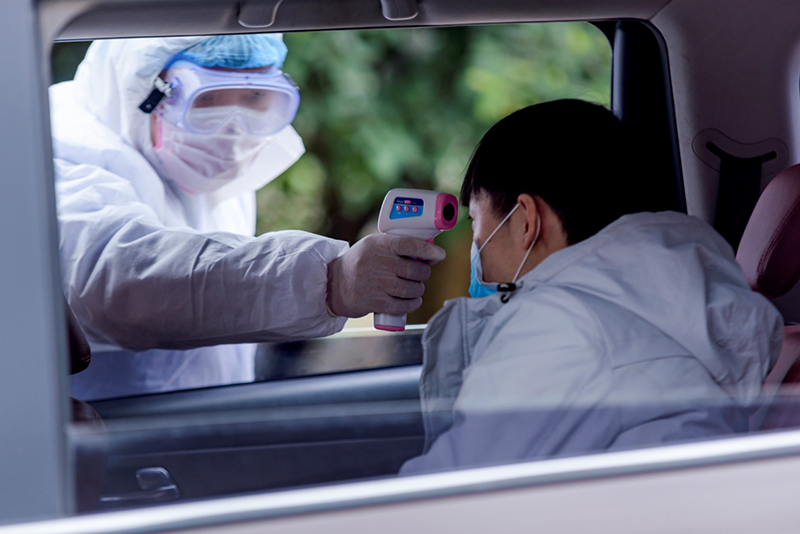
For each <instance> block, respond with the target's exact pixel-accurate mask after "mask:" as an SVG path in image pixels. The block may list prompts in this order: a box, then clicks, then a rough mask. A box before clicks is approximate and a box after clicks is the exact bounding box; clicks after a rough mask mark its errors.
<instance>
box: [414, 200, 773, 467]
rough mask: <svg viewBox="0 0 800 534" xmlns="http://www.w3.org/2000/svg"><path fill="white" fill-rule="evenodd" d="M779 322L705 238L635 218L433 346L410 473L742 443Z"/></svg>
mask: <svg viewBox="0 0 800 534" xmlns="http://www.w3.org/2000/svg"><path fill="white" fill-rule="evenodd" d="M782 339H783V320H782V318H781V316H780V314H779V313H778V311H777V310H776V309H775V307H774V306H773V305H772V304H771V303H770V302H769V301H768V300H767V299H765V298H764V297H762V296H761V295H759V294H757V293H755V292H753V291H751V290H750V288H749V287H748V286H747V283H746V282H745V280H744V277H743V275H742V273H741V271H740V269H739V266H738V265H737V264H736V262H735V260H734V257H733V252H732V250H731V247H730V246H729V245H728V244H727V243H726V242H725V241H724V240H723V239H722V237H721V236H720V235H719V234H717V233H716V232H715V231H714V230H713V229H712V228H711V227H709V226H708V225H707V224H705V223H704V222H702V221H700V220H698V219H696V218H693V217H689V216H687V215H683V214H679V213H673V212H662V213H642V214H635V215H628V216H625V217H622V218H620V219H619V220H617V221H616V222H614V223H612V224H610V225H609V226H608V227H606V228H605V229H603V230H602V231H601V232H599V233H598V234H597V235H595V236H593V237H591V238H590V239H587V240H585V241H583V242H581V243H578V244H576V245H573V246H570V247H567V248H566V249H563V250H561V251H559V252H556V253H555V254H553V255H551V256H550V257H548V258H547V259H546V260H545V261H544V262H542V264H540V265H539V266H538V267H536V268H535V269H534V270H533V271H531V272H529V273H528V274H527V275H526V276H524V277H523V278H522V287H521V288H519V289H517V291H515V292H514V293H512V295H511V298H510V299H509V302H508V303H506V304H503V303H502V302H501V299H500V295H495V296H491V297H486V298H481V299H468V298H460V299H455V300H451V301H449V302H447V303H446V304H445V306H444V308H443V309H442V310H441V311H440V312H439V313H438V314H437V315H436V316H435V317H434V318H433V319H432V320H431V322H430V324H429V325H428V328H427V330H426V332H425V335H424V337H423V346H424V354H425V363H424V368H423V374H422V378H421V384H420V392H421V397H422V408H423V418H424V422H425V432H426V452H425V453H424V454H423V455H422V456H421V457H418V458H415V459H412V460H410V461H409V462H407V463H406V465H405V466H404V467H403V472H405V473H410V472H419V471H430V470H438V469H446V468H452V467H460V466H468V465H479V464H492V463H501V462H510V461H520V460H525V459H537V458H545V457H552V456H556V455H567V454H579V453H586V452H590V451H604V450H612V449H621V448H630V447H636V446H643V445H655V444H660V443H666V442H674V441H682V440H689V439H693V438H699V437H703V436H716V435H723V434H726V433H731V432H740V431H746V430H747V429H748V426H747V416H748V415H749V414H750V412H751V405H752V402H753V400H754V399H755V398H756V397H758V395H759V394H760V392H761V383H762V380H763V378H764V376H765V375H766V373H767V371H768V370H769V369H770V368H771V367H772V365H773V364H774V361H775V359H776V358H777V356H778V354H779V352H780V347H781V343H782Z"/></svg>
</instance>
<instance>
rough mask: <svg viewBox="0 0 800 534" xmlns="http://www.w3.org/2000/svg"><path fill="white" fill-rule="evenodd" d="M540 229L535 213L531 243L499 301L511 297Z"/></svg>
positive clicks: (503, 301)
mask: <svg viewBox="0 0 800 534" xmlns="http://www.w3.org/2000/svg"><path fill="white" fill-rule="evenodd" d="M517 206H519V204H517ZM541 231H542V218H541V217H540V216H539V215H538V214H537V215H536V234H535V235H534V236H533V241H532V242H531V245H530V246H529V247H528V251H527V252H526V253H525V257H524V258H522V263H520V264H519V269H517V273H516V274H515V275H514V280H512V281H511V284H509V286H510V287H509V292H508V293H505V294H503V295H502V296H501V297H500V302H502V303H503V304H505V303H506V302H508V299H510V298H511V292H512V291H514V290H515V289H516V288H517V287H516V283H517V278H519V273H521V272H522V267H524V266H525V262H526V261H528V256H530V255H531V251H532V250H533V246H534V245H535V244H536V241H538V240H539V232H541Z"/></svg>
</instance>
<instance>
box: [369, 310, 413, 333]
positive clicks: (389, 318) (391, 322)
mask: <svg viewBox="0 0 800 534" xmlns="http://www.w3.org/2000/svg"><path fill="white" fill-rule="evenodd" d="M375 328H377V329H378V330H386V331H388V332H402V331H403V330H405V329H406V315H405V314H403V315H390V314H388V313H376V314H375Z"/></svg>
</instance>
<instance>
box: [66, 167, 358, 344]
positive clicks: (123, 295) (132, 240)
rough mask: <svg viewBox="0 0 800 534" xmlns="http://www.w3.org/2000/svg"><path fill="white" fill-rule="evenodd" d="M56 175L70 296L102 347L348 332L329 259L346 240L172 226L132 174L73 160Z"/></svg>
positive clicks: (300, 234)
mask: <svg viewBox="0 0 800 534" xmlns="http://www.w3.org/2000/svg"><path fill="white" fill-rule="evenodd" d="M56 172H57V174H58V181H57V186H58V204H59V205H58V208H59V223H60V231H61V233H60V235H61V238H60V239H61V242H60V251H61V256H62V269H63V279H64V283H65V292H66V294H67V298H68V300H69V304H70V306H71V307H72V309H73V310H74V311H75V314H76V315H77V317H78V319H79V321H80V323H81V325H82V326H83V327H84V328H85V329H86V331H87V334H88V336H89V337H90V338H91V339H93V340H95V341H98V342H102V343H111V344H115V345H118V346H121V347H124V348H126V349H130V350H144V349H151V348H171V349H185V348H192V347H198V346H205V345H215V344H222V343H237V342H258V341H273V340H285V339H296V338H309V337H317V336H324V335H329V334H332V333H334V332H336V331H338V330H340V329H341V328H342V327H343V325H344V321H345V320H344V319H341V318H338V319H335V318H332V317H331V316H330V315H329V314H328V313H327V311H326V308H325V300H326V285H327V263H328V262H330V261H331V260H332V259H334V258H336V257H337V256H339V255H341V254H343V253H344V251H345V250H346V249H347V244H346V243H344V242H341V241H335V240H332V239H327V238H324V237H320V236H316V235H313V234H308V233H305V232H299V231H286V232H274V233H269V234H265V235H263V236H261V237H257V238H253V237H248V236H242V235H237V234H232V233H225V232H214V233H201V232H198V231H195V230H193V229H191V228H188V227H166V226H165V225H163V224H162V223H161V222H160V219H159V217H158V215H157V214H156V213H155V212H154V210H153V209H152V208H151V207H149V205H147V204H145V203H144V202H142V201H141V200H140V197H139V196H138V195H137V192H136V190H135V189H134V188H133V187H132V185H131V184H130V182H128V181H127V180H125V179H124V178H122V177H120V176H117V175H115V174H114V173H112V172H109V171H107V170H105V169H104V168H101V167H99V166H95V165H77V164H73V163H69V162H66V161H63V160H56Z"/></svg>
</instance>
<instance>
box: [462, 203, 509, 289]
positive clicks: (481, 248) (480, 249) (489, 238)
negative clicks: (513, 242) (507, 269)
mask: <svg viewBox="0 0 800 534" xmlns="http://www.w3.org/2000/svg"><path fill="white" fill-rule="evenodd" d="M518 207H519V204H516V205H515V206H514V207H513V208H512V209H511V211H509V212H508V215H506V216H505V218H504V219H503V220H502V221H500V224H498V225H497V228H495V229H494V231H493V232H492V233H491V234H489V237H487V238H486V241H484V242H483V245H481V246H480V248H478V254H477V255H476V257H475V258H474V259H473V260H472V263H473V265H474V264H475V263H477V262H478V258H480V256H481V252H482V251H483V249H484V248H485V247H486V245H488V244H489V241H491V240H492V238H493V237H494V234H496V233H497V232H498V231H499V230H500V228H502V227H503V225H504V224H505V223H506V221H507V220H508V219H509V218H510V217H511V216H512V215H513V214H514V212H515V211H517V208H518ZM480 274H481V279H480V280H478V282H480V283H481V284H487V283H488V282H485V281H484V280H483V269H481V273H480Z"/></svg>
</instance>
